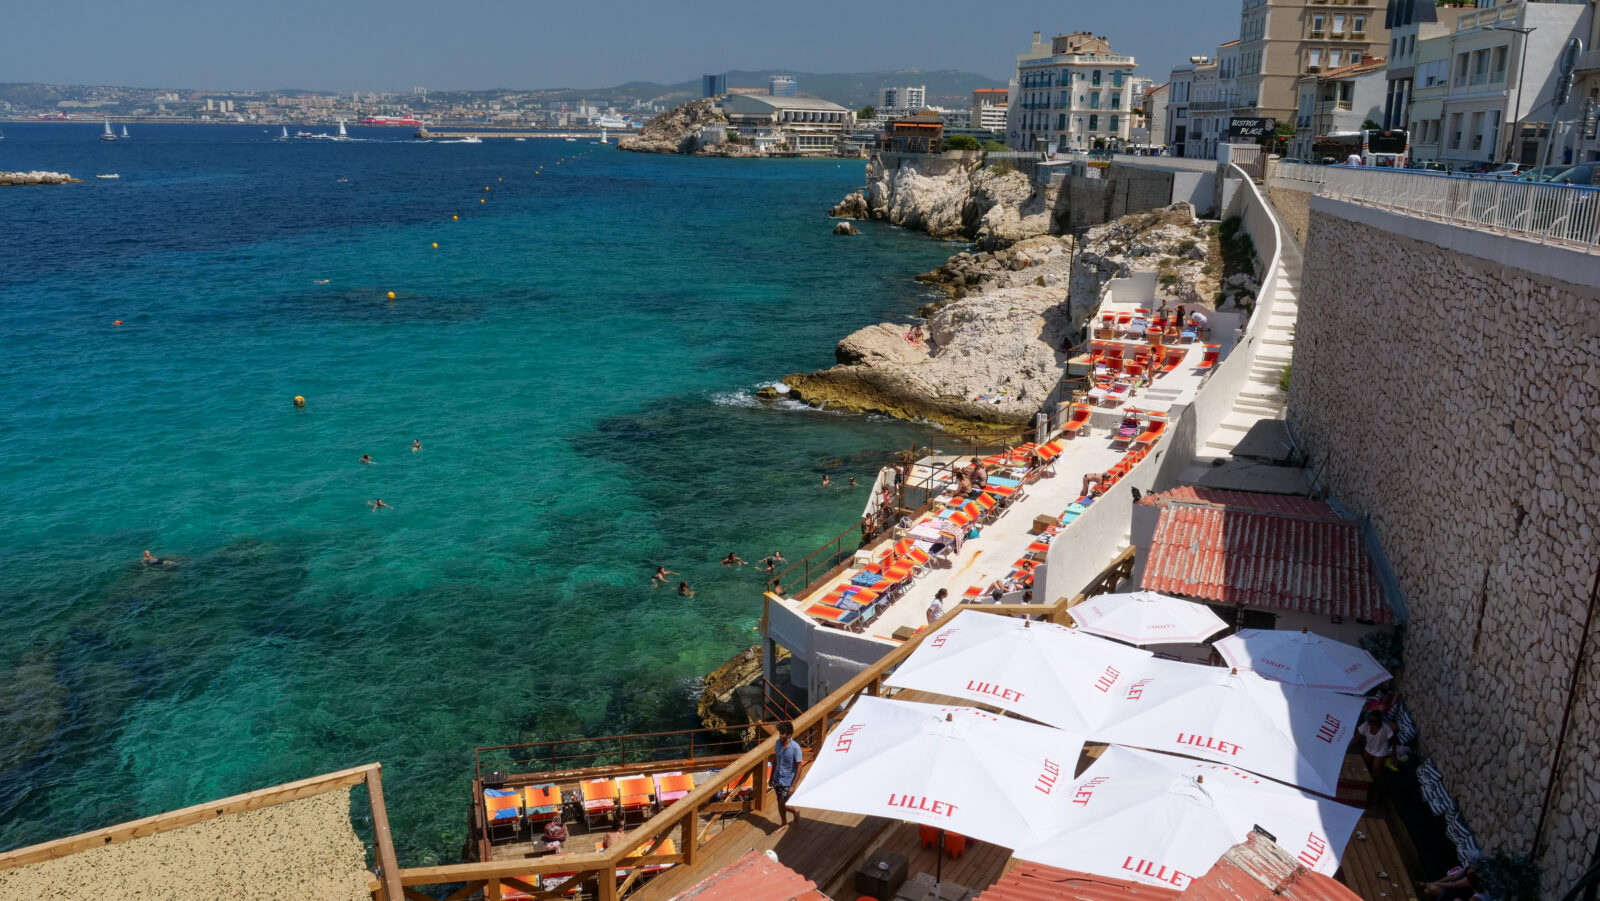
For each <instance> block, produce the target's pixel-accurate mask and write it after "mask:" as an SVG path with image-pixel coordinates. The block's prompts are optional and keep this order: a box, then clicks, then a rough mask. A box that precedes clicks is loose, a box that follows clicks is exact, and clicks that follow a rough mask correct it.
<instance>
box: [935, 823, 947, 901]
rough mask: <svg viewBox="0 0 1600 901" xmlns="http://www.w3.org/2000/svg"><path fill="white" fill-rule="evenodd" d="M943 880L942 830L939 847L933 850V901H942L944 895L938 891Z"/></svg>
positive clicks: (941, 830)
mask: <svg viewBox="0 0 1600 901" xmlns="http://www.w3.org/2000/svg"><path fill="white" fill-rule="evenodd" d="M943 879H944V830H943V829H940V830H939V847H937V848H935V849H934V850H933V898H934V901H944V894H943V892H941V891H940V889H939V883H940V882H942V881H943Z"/></svg>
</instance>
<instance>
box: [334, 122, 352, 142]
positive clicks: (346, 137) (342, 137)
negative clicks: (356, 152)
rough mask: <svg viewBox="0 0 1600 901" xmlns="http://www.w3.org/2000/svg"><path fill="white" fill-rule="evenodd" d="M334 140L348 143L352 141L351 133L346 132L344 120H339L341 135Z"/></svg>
mask: <svg viewBox="0 0 1600 901" xmlns="http://www.w3.org/2000/svg"><path fill="white" fill-rule="evenodd" d="M334 140H335V141H348V140H350V133H349V132H347V131H345V130H344V120H343V119H340V120H339V134H338V135H337V136H335V137H334Z"/></svg>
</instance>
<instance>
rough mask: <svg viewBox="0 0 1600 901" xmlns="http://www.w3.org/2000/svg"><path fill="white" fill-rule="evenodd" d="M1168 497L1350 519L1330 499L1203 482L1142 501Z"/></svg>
mask: <svg viewBox="0 0 1600 901" xmlns="http://www.w3.org/2000/svg"><path fill="white" fill-rule="evenodd" d="M1166 501H1183V502H1187V503H1193V504H1210V505H1212V506H1216V507H1239V508H1242V509H1245V510H1255V511H1257V512H1260V513H1283V514H1287V515H1289V516H1306V517H1311V518H1313V519H1331V520H1338V521H1341V522H1343V521H1347V520H1346V518H1345V517H1343V516H1340V515H1339V513H1338V511H1336V510H1334V509H1333V508H1332V507H1330V506H1328V502H1327V501H1314V500H1311V499H1310V498H1304V497H1291V496H1290V495H1287V494H1262V493H1260V492H1256V491H1230V490H1228V489H1226V488H1206V487H1203V486H1200V485H1179V486H1178V487H1176V488H1169V489H1167V490H1166V491H1163V492H1161V493H1159V494H1147V495H1145V496H1144V497H1143V498H1142V499H1141V500H1140V501H1139V502H1140V503H1143V504H1160V503H1164V502H1166Z"/></svg>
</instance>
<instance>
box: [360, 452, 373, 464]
mask: <svg viewBox="0 0 1600 901" xmlns="http://www.w3.org/2000/svg"><path fill="white" fill-rule="evenodd" d="M361 462H362V463H365V464H366V465H368V466H371V465H372V455H371V454H362V455H361Z"/></svg>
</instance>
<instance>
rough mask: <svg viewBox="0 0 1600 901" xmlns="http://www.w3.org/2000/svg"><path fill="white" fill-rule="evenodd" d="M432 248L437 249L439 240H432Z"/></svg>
mask: <svg viewBox="0 0 1600 901" xmlns="http://www.w3.org/2000/svg"><path fill="white" fill-rule="evenodd" d="M433 249H434V250H438V249H439V242H438V241H435V242H433Z"/></svg>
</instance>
